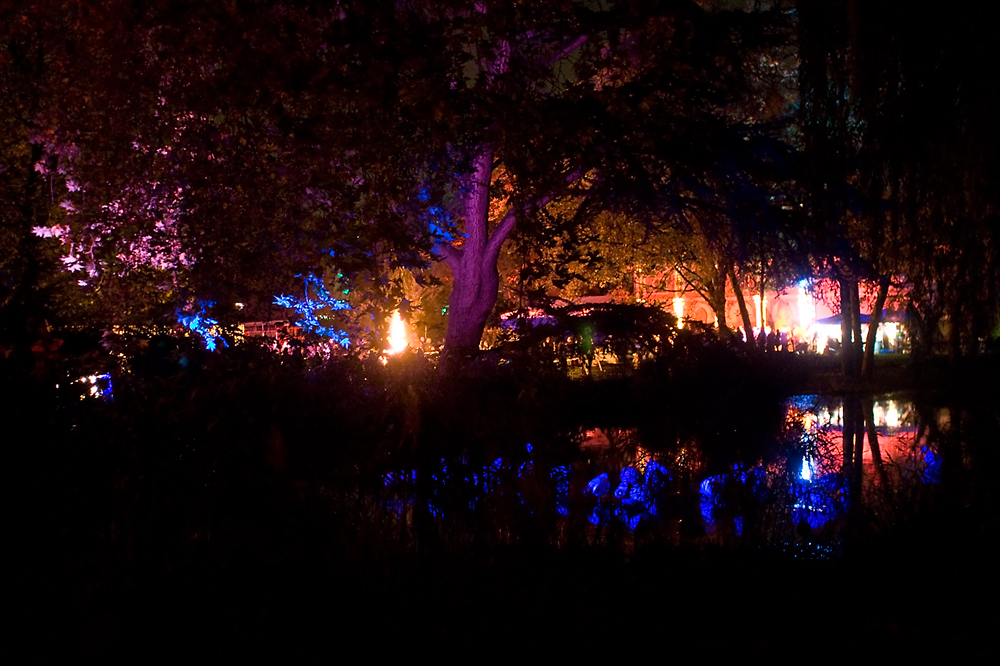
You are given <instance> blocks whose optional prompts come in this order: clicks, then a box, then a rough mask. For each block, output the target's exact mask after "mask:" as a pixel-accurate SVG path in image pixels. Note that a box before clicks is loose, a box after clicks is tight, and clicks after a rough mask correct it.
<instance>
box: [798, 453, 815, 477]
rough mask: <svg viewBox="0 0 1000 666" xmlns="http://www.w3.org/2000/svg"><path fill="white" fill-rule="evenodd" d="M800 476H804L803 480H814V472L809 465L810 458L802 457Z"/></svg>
mask: <svg viewBox="0 0 1000 666" xmlns="http://www.w3.org/2000/svg"><path fill="white" fill-rule="evenodd" d="M800 476H801V477H802V480H803V481H812V478H813V472H812V467H811V466H810V465H809V459H808V458H803V459H802V473H801V475H800Z"/></svg>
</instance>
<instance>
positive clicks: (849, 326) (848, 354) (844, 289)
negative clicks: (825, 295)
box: [840, 277, 854, 378]
mask: <svg viewBox="0 0 1000 666" xmlns="http://www.w3.org/2000/svg"><path fill="white" fill-rule="evenodd" d="M851 282H852V281H851V280H850V279H849V278H846V277H841V278H840V371H841V374H843V376H844V377H845V378H852V377H854V345H853V344H852V341H851V338H852V337H853V335H854V326H853V323H852V319H853V318H854V317H853V316H852V313H853V308H852V307H851Z"/></svg>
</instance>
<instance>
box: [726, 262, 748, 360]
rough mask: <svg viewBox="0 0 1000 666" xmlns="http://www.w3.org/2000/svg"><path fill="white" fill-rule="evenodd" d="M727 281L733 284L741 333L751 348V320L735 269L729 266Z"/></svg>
mask: <svg viewBox="0 0 1000 666" xmlns="http://www.w3.org/2000/svg"><path fill="white" fill-rule="evenodd" d="M728 275H729V282H730V283H731V284H732V285H733V293H734V294H735V295H736V304H737V305H739V306H740V318H741V319H742V320H743V333H744V337H745V338H746V342H747V345H749V346H750V347H751V348H753V346H754V345H753V322H751V321H750V310H748V309H747V302H746V299H744V298H743V288H742V287H740V283H739V281H738V280H737V279H736V270H735V269H734V268H733V266H732V265H730V266H729V271H728Z"/></svg>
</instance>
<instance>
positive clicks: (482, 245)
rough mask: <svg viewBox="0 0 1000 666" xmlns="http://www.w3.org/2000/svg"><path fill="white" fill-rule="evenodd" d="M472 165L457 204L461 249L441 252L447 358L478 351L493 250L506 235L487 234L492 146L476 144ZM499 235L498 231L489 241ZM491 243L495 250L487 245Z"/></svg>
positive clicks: (492, 298) (493, 295) (491, 297)
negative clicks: (447, 283)
mask: <svg viewBox="0 0 1000 666" xmlns="http://www.w3.org/2000/svg"><path fill="white" fill-rule="evenodd" d="M472 165H473V169H474V170H473V172H472V174H471V175H470V176H469V178H468V182H467V183H466V185H465V188H464V189H465V195H464V198H463V201H462V213H463V215H464V217H465V242H464V243H463V244H462V247H461V249H456V248H452V247H450V246H449V247H447V248H443V249H442V251H441V254H442V255H443V256H444V259H445V261H446V262H447V263H448V266H449V267H450V268H451V272H452V275H453V277H454V279H455V281H454V286H453V287H452V290H451V295H450V296H449V298H448V332H447V334H446V336H445V351H446V353H447V354H449V355H451V356H453V357H464V356H468V355H471V354H475V352H476V351H478V349H479V342H480V340H482V337H483V330H484V329H485V328H486V319H487V318H488V317H489V315H490V312H491V311H492V310H493V306H494V305H495V304H496V301H497V289H498V287H499V284H500V282H499V276H498V274H497V255H498V253H499V249H500V247H499V246H500V244H501V243H502V242H503V240H504V238H506V236H507V234H509V233H510V229H507V230H506V232H504V234H503V238H494V239H491V238H490V237H489V233H488V232H489V229H488V224H489V208H490V180H491V178H492V174H493V149H492V146H490V145H488V144H487V145H483V146H481V147H480V149H479V154H478V155H476V156H475V159H474V160H473V164H472ZM505 221H506V220H505ZM501 225H502V223H501ZM501 231H502V230H501V229H500V228H499V227H498V228H497V229H496V230H495V232H494V237H496V236H497V234H499V233H501ZM491 240H494V241H495V243H491V242H490V241H491ZM494 244H495V245H496V247H495V248H494V247H492V245H494Z"/></svg>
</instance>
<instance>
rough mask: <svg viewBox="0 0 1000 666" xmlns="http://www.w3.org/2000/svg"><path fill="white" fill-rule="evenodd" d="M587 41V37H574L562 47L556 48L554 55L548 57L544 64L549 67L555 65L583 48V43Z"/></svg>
mask: <svg viewBox="0 0 1000 666" xmlns="http://www.w3.org/2000/svg"><path fill="white" fill-rule="evenodd" d="M587 39H588V37H587V35H580V36H578V37H575V38H574V39H571V40H569V41H568V42H566V43H565V44H563V45H562V46H560V47H558V48H557V49H556V51H555V53H553V54H552V55H550V56H549V57H548V59H547V60H546V64H547V65H548V66H549V67H551V66H553V65H555V64H556V63H557V62H559V61H560V60H562V59H563V58H565V57H566V56H568V55H569V54H570V53H572V52H573V51H576V50H577V49H578V48H580V47H581V46H583V45H584V43H585V42H586V41H587Z"/></svg>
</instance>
